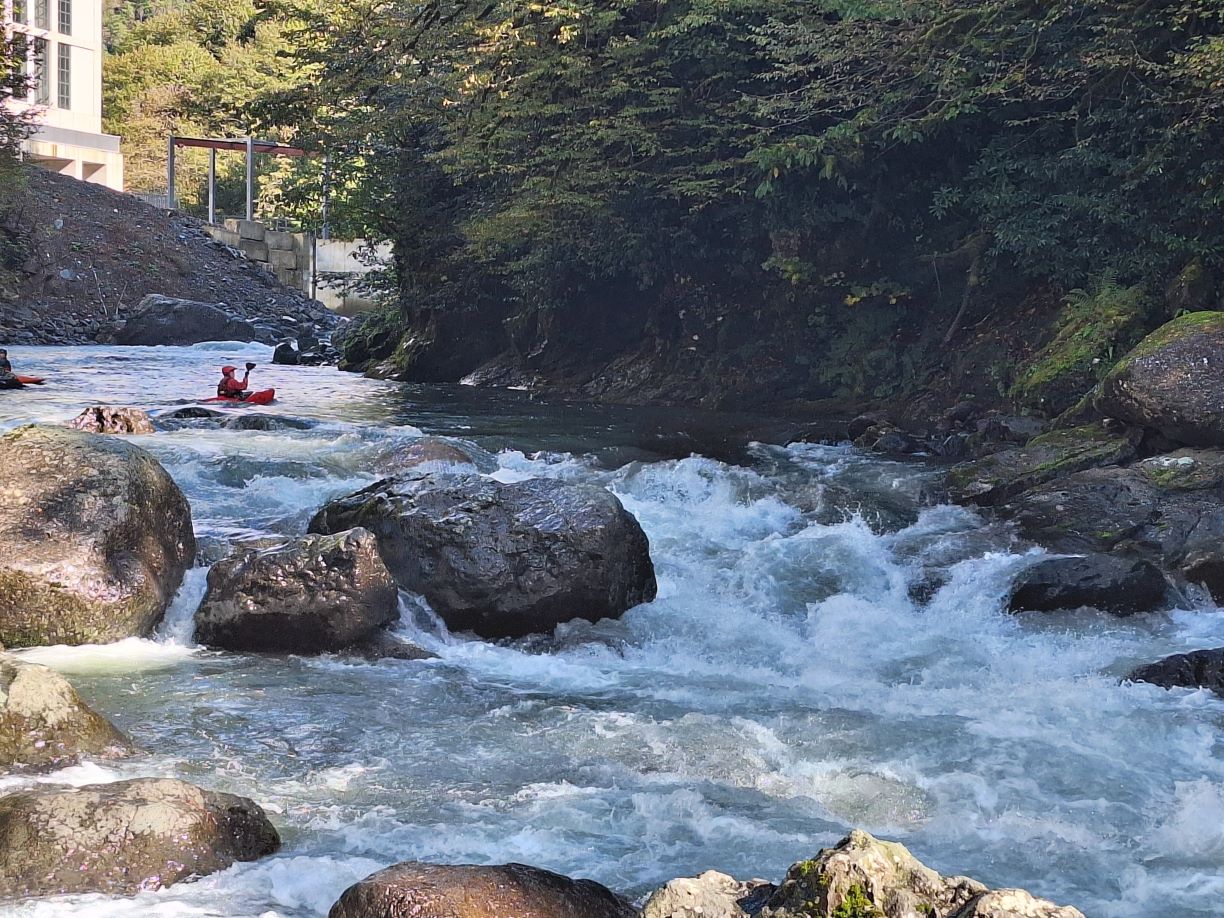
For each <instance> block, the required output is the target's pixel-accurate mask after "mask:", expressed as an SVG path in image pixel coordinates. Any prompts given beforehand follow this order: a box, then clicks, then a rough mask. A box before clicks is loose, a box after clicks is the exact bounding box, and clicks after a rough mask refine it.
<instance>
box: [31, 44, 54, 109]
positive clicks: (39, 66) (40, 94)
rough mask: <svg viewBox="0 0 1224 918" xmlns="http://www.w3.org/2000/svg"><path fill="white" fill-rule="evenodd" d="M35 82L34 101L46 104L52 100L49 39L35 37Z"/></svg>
mask: <svg viewBox="0 0 1224 918" xmlns="http://www.w3.org/2000/svg"><path fill="white" fill-rule="evenodd" d="M30 81H31V82H32V83H33V84H34V101H35V102H37V103H38V104H39V105H46V104H47V103H49V102H50V101H51V74H50V72H49V71H48V69H47V40H46V39H45V38H36V39H34V72H33V73H32V74H31V80H30Z"/></svg>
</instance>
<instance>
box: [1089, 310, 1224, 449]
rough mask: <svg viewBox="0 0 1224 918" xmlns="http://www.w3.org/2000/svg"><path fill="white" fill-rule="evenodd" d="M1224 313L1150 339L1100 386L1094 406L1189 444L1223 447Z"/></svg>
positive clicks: (1166, 328)
mask: <svg viewBox="0 0 1224 918" xmlns="http://www.w3.org/2000/svg"><path fill="white" fill-rule="evenodd" d="M1221 405H1224V312H1195V313H1190V314H1188V315H1184V316H1181V317H1180V318H1177V319H1174V320H1173V321H1172V322H1169V323H1167V324H1165V325H1163V326H1161V327H1160V328H1158V329H1157V330H1156V331H1154V332H1153V333H1152V334H1150V335H1148V336H1147V337H1146V338H1144V339H1143V340H1142V341H1140V342H1139V344H1138V346H1136V347H1135V349H1134V350H1133V351H1131V352H1130V353H1129V354H1127V355H1126V356H1125V357H1123V358H1122V359H1121V360H1120V361H1118V364H1117V365H1116V366H1115V367H1114V368H1113V369H1112V370H1111V371H1110V372H1109V375H1108V376H1106V377H1105V379H1104V380H1103V381H1102V383H1101V390H1100V393H1099V394H1098V395H1097V399H1096V406H1097V408H1098V409H1099V410H1100V411H1101V412H1102V413H1104V414H1106V415H1108V416H1109V417H1114V418H1120V419H1121V420H1123V421H1126V422H1128V423H1131V424H1138V425H1140V426H1143V427H1150V428H1151V429H1153V430H1157V431H1159V432H1160V433H1162V434H1164V435H1165V436H1166V437H1168V438H1169V439H1171V440H1173V441H1174V442H1176V443H1183V444H1185V445H1187V446H1224V412H1222V411H1221V410H1220V408H1221Z"/></svg>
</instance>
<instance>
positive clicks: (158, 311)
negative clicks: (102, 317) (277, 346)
mask: <svg viewBox="0 0 1224 918" xmlns="http://www.w3.org/2000/svg"><path fill="white" fill-rule="evenodd" d="M108 337H109V338H110V339H111V341H112V342H113V343H114V344H129V345H190V344H200V343H202V342H204V341H264V342H267V343H270V341H269V337H268V335H267V334H266V333H262V332H260V331H259V330H258V329H256V328H255V326H253V325H252V324H251V323H250V322H247V321H246V320H245V319H242V318H239V317H238V316H235V315H233V314H231V313H229V312H227V311H226V310H224V309H222V308H221V307H220V306H214V305H212V304H211V303H201V302H198V301H196V300H183V299H177V298H176V297H172V296H162V295H161V294H157V293H151V294H149V295H148V296H146V297H145V298H144V299H143V300H141V301H140V303H139V304H138V305H137V307H136V311H135V312H133V313H132V314H131V315H129V316H128V317H127V319H126V320H125V321H123V322H122V323H120V324H118V325H117V326H116V327H115V328H114V329H112V330H111V332H110V334H109V336H108Z"/></svg>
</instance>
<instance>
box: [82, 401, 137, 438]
mask: <svg viewBox="0 0 1224 918" xmlns="http://www.w3.org/2000/svg"><path fill="white" fill-rule="evenodd" d="M68 426H69V427H71V428H72V429H73V430H84V431H87V432H89V433H102V434H150V433H153V421H152V420H150V418H149V415H148V412H145V411H142V410H140V409H139V408H108V407H107V406H105V405H95V406H94V407H93V408H86V409H85V410H84V411H82V412H81V413H80V414H79V415H77V416H76V417H75V418H73V419H72V420H71V421H69V422H68Z"/></svg>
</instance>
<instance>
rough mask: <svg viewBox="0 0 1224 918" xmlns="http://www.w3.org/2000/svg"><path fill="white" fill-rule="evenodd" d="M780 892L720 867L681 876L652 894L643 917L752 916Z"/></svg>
mask: <svg viewBox="0 0 1224 918" xmlns="http://www.w3.org/2000/svg"><path fill="white" fill-rule="evenodd" d="M775 892H777V887H776V886H774V885H773V884H772V883H766V882H764V881H763V880H753V881H750V882H744V881H742V880H737V879H735V878H734V877H729V876H727V875H726V874H725V873H719V872H718V871H717V870H707V871H706V872H705V873H703V874H701V875H700V876H696V877H678V878H677V879H675V880H672V881H670V882H669V883H667V884H666V885H665V886H663V888H662V889H657V890H655V891H654V892H653V893H651V895H650V898H649V899H647V900H646V904H645V905H644V906H643V907H642V918H751V916H753V915H756V914H757V912H759V911H760V910H761V909H762V908H763V907H764V905H765V903H766V902H767V901H769V898H770V897H771V896H772V895H773V894H774V893H775Z"/></svg>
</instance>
